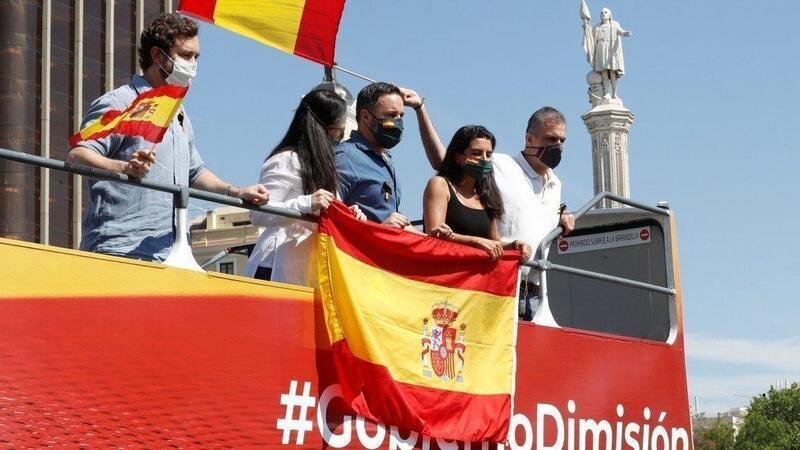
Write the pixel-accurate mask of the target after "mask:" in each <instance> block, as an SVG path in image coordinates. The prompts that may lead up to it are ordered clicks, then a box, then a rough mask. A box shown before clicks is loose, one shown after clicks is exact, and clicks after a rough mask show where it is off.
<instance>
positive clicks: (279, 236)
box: [246, 90, 366, 286]
mask: <svg viewBox="0 0 800 450" xmlns="http://www.w3.org/2000/svg"><path fill="white" fill-rule="evenodd" d="M346 110H347V107H346V105H345V102H344V100H343V99H342V98H341V97H340V96H339V95H337V94H336V93H334V92H331V91H325V90H314V91H311V92H309V93H308V94H306V95H305V96H304V97H303V99H302V100H301V101H300V105H299V106H298V107H297V110H296V111H295V114H294V118H293V119H292V122H291V124H290V125H289V129H288V130H287V131H286V135H285V136H284V137H283V139H282V140H281V142H280V143H279V144H278V145H277V146H275V148H274V149H273V150H272V152H271V153H270V155H269V156H268V157H267V159H266V161H264V165H263V166H262V167H261V183H262V184H264V185H265V186H266V187H267V189H268V190H269V193H270V197H269V205H270V206H278V207H284V208H289V209H293V210H295V211H299V212H301V213H306V214H308V213H311V214H319V211H320V210H322V209H325V208H327V207H328V206H330V204H331V201H332V200H333V199H334V196H335V195H334V193H335V192H336V180H337V174H336V166H335V164H334V160H333V147H334V146H335V145H336V144H338V142H339V141H340V140H341V139H342V136H343V134H344V121H345V113H346ZM351 209H352V210H353V214H354V215H355V216H356V217H357V218H359V219H360V220H366V218H365V217H364V214H363V213H362V212H361V211H359V210H358V207H357V206H355V207H352V208H351ZM250 221H251V222H252V223H253V224H254V225H258V226H260V227H264V231H263V232H262V233H261V236H260V237H259V239H258V243H256V246H255V248H254V249H253V253H252V254H251V255H250V260H249V261H248V262H247V271H246V274H247V275H248V276H251V277H255V278H259V279H262V280H272V281H281V282H284V283H291V284H300V285H305V286H312V285H313V284H314V281H315V280H316V276H315V270H316V267H315V261H314V260H313V255H314V253H315V246H316V239H315V238H314V236H313V235H314V234H315V232H316V229H317V225H316V224H314V223H310V222H306V221H301V220H296V219H290V218H287V217H281V216H276V215H273V214H267V213H262V212H255V211H253V212H251V213H250Z"/></svg>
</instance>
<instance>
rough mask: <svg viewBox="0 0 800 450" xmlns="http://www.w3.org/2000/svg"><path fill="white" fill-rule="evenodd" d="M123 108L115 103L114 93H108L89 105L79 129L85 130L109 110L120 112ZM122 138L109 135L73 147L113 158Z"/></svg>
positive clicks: (118, 135)
mask: <svg viewBox="0 0 800 450" xmlns="http://www.w3.org/2000/svg"><path fill="white" fill-rule="evenodd" d="M123 109H124V107H123V106H122V105H121V104H120V103H119V102H118V101H117V99H116V97H115V96H114V92H113V91H112V92H109V93H107V94H106V95H103V96H102V97H100V98H98V99H97V100H95V101H94V102H92V104H91V105H89V109H88V110H87V111H86V115H85V116H84V117H83V121H82V122H81V129H84V128H86V126H87V125H89V124H90V123H91V122H93V121H95V120H97V119H99V118H100V117H101V116H102V115H103V114H105V113H107V112H108V111H111V110H117V111H121V110H123ZM123 138H124V136H122V135H120V134H117V133H111V134H109V135H108V136H105V137H102V138H97V139H88V140H85V141H80V142H78V144H77V145H75V147H84V148H88V149H91V150H94V151H96V152H97V153H99V154H101V155H103V156H105V157H107V158H113V157H114V155H115V154H116V152H117V151H118V150H119V148H120V146H121V145H122V140H123Z"/></svg>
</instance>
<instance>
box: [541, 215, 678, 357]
mask: <svg viewBox="0 0 800 450" xmlns="http://www.w3.org/2000/svg"><path fill="white" fill-rule="evenodd" d="M549 259H550V261H552V262H554V263H556V264H562V265H565V266H571V267H576V268H580V269H586V270H591V271H594V272H599V273H604V274H609V275H615V276H619V277H624V278H629V279H633V280H637V281H643V282H646V283H651V284H655V285H659V286H666V285H667V270H666V260H665V250H664V233H663V230H662V229H661V227H660V225H659V224H658V223H657V222H655V221H650V220H645V221H637V222H627V223H623V224H616V225H613V226H605V227H602V226H600V227H593V228H588V229H580V230H576V232H574V233H573V234H571V235H569V236H568V237H567V238H565V239H562V238H559V239H557V240H556V241H554V243H553V245H552V247H551V249H550V258H549ZM547 290H548V296H549V299H550V308H551V310H552V313H553V317H554V318H555V320H556V322H557V323H558V324H559V325H560V326H562V327H568V328H577V329H583V330H589V331H597V332H602V333H609V334H615V335H621V336H628V337H634V338H641V339H648V340H653V341H661V342H666V341H667V339H668V337H669V332H670V306H669V305H670V298H669V296H668V295H666V294H660V293H657V292H650V291H646V290H642V289H635V288H631V287H627V286H622V285H619V284H615V283H610V282H607V281H601V280H596V279H592V278H586V277H582V276H578V275H571V274H567V273H563V272H558V271H555V270H552V271H549V272H548V274H547Z"/></svg>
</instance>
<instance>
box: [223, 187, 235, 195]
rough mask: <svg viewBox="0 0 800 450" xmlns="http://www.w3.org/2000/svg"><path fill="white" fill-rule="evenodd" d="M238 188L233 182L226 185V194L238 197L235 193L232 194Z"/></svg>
mask: <svg viewBox="0 0 800 450" xmlns="http://www.w3.org/2000/svg"><path fill="white" fill-rule="evenodd" d="M234 189H236V187H234V186H233V185H232V184H229V185H227V186H225V195H226V196H228V197H236V196H235V195H231V192H233V190H234Z"/></svg>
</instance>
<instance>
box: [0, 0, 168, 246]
mask: <svg viewBox="0 0 800 450" xmlns="http://www.w3.org/2000/svg"><path fill="white" fill-rule="evenodd" d="M171 10H173V2H172V0H38V1H36V0H0V147H2V148H6V149H10V150H16V151H20V152H24V153H28V154H33V155H40V156H44V157H49V158H54V159H64V157H65V155H66V153H67V151H68V150H69V148H68V140H69V136H70V135H71V134H72V133H73V132H75V131H76V130H77V128H78V126H79V124H80V120H81V118H82V116H83V113H84V111H85V110H86V108H87V107H88V105H89V103H90V102H92V101H93V100H94V99H95V98H97V97H99V96H100V95H101V94H103V93H104V92H105V91H108V90H111V89H114V88H115V87H117V86H119V85H121V84H124V83H126V82H128V80H129V79H130V77H131V76H132V75H133V74H134V73H136V71H137V69H138V62H137V58H136V44H137V40H138V36H139V35H140V34H141V30H142V28H143V27H144V25H145V24H146V23H148V22H149V21H150V20H152V19H153V18H155V17H156V16H157V15H158V14H160V13H161V12H163V11H171ZM84 183H85V181H83V180H82V178H81V177H79V176H77V175H70V174H67V173H63V172H58V171H53V170H49V169H39V168H36V167H31V166H27V165H24V164H21V163H15V162H10V161H6V160H3V159H0V237H7V238H11V239H19V240H24V241H30V242H39V243H42V244H51V245H56V246H61V247H73V248H77V246H78V244H79V243H80V238H81V220H82V218H83V203H84V197H85V196H84V189H83V185H84Z"/></svg>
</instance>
